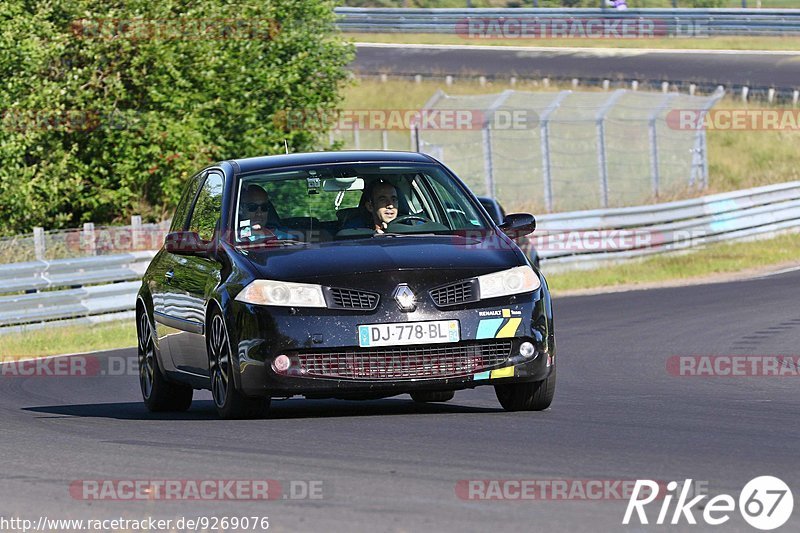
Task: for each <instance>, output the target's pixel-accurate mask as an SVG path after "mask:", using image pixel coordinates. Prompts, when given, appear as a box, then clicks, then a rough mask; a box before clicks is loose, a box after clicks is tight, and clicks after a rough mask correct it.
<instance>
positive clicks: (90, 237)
mask: <svg viewBox="0 0 800 533" xmlns="http://www.w3.org/2000/svg"><path fill="white" fill-rule="evenodd" d="M81 240H82V241H83V245H84V249H85V250H87V253H88V255H97V240H96V239H95V234H94V222H86V223H85V224H84V225H83V235H82V236H81Z"/></svg>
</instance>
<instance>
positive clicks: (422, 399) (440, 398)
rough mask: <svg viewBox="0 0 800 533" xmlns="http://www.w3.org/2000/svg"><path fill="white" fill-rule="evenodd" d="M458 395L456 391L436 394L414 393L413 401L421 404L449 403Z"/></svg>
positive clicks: (436, 392) (437, 392) (412, 394)
mask: <svg viewBox="0 0 800 533" xmlns="http://www.w3.org/2000/svg"><path fill="white" fill-rule="evenodd" d="M455 395H456V391H452V390H446V391H435V392H412V393H411V399H412V400H414V401H415V402H419V403H428V402H447V401H449V400H452V399H453V397H454V396H455Z"/></svg>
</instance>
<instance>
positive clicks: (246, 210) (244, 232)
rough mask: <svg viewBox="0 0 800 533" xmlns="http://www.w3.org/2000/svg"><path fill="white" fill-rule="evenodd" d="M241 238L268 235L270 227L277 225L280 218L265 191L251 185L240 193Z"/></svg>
mask: <svg viewBox="0 0 800 533" xmlns="http://www.w3.org/2000/svg"><path fill="white" fill-rule="evenodd" d="M239 206H240V215H239V217H240V220H241V227H240V231H241V237H245V238H246V237H251V236H253V237H255V236H258V235H262V236H263V235H264V234H269V232H270V229H269V228H270V227H272V228H274V227H276V226H278V225H279V223H280V217H279V216H278V212H277V211H276V210H275V206H274V205H272V202H271V201H270V199H269V195H268V194H267V191H265V190H264V189H263V188H262V187H259V186H258V185H256V184H254V183H251V184H249V185H247V186H246V188H245V189H244V190H243V191H242V197H241V199H240V201H239Z"/></svg>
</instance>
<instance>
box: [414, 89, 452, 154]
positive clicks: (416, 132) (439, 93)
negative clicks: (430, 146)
mask: <svg viewBox="0 0 800 533" xmlns="http://www.w3.org/2000/svg"><path fill="white" fill-rule="evenodd" d="M446 96H447V95H446V94H445V93H444V91H443V90H441V89H439V90H437V91H436V92H435V93H433V96H431V97H430V98H428V101H427V102H425V105H424V106H422V110H421V111H420V114H419V115H422V114H424V113H425V112H426V111H427V110H428V109H431V108H432V107H433V106H434V105H435V104H436V102H438V101H439V100H441V99H442V98H444V97H446ZM420 120H422V117H421V116H416V117H414V118H413V119H412V123H411V151H413V152H421V150H420V148H421V147H422V139H420V129H419V123H420Z"/></svg>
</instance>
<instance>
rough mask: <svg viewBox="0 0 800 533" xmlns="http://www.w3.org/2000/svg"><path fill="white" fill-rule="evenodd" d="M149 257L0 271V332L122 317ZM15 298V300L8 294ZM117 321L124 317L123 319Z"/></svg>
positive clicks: (143, 254) (36, 264)
mask: <svg viewBox="0 0 800 533" xmlns="http://www.w3.org/2000/svg"><path fill="white" fill-rule="evenodd" d="M155 253H156V252H154V251H143V252H133V253H129V254H117V255H107V256H97V257H82V258H78V259H59V260H55V261H30V262H26V263H11V264H7V265H2V266H0V294H4V295H5V296H0V332H7V331H12V330H18V329H20V328H21V327H24V326H27V325H31V324H39V323H46V322H48V321H51V320H65V319H81V318H89V317H97V316H101V315H109V314H119V313H128V312H130V311H131V310H133V309H134V308H135V300H136V293H137V292H138V290H139V285H140V284H139V282H138V281H137V280H139V279H141V277H142V275H143V274H144V272H145V270H146V269H147V266H148V265H149V264H150V260H151V259H152V258H153V257H154V256H155ZM12 293H18V294H12ZM120 316H125V317H127V316H128V315H127V314H123V315H120Z"/></svg>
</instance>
